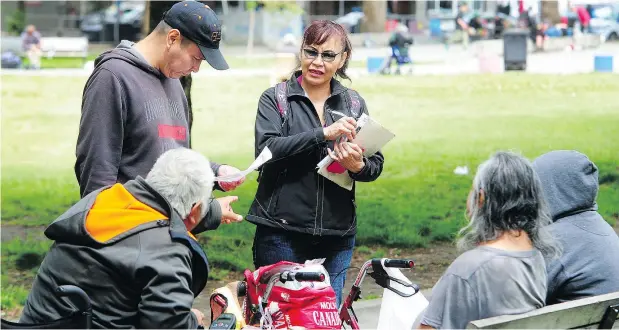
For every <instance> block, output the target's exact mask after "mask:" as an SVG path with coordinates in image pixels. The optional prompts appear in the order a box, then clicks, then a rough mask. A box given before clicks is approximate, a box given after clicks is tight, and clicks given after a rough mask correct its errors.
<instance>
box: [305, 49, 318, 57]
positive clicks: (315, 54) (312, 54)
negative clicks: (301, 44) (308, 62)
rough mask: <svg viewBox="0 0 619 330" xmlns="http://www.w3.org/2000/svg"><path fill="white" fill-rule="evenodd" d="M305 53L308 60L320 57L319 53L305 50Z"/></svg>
mask: <svg viewBox="0 0 619 330" xmlns="http://www.w3.org/2000/svg"><path fill="white" fill-rule="evenodd" d="M303 51H304V52H305V56H307V57H308V58H316V56H318V52H317V51H315V50H311V49H304V50H303Z"/></svg>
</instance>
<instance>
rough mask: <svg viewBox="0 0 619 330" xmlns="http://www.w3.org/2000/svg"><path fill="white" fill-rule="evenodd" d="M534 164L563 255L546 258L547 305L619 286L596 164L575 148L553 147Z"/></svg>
mask: <svg viewBox="0 0 619 330" xmlns="http://www.w3.org/2000/svg"><path fill="white" fill-rule="evenodd" d="M533 166H534V168H535V170H536V172H537V174H538V175H539V177H540V179H541V181H542V187H543V190H544V195H545V197H546V200H547V202H548V204H549V207H550V210H551V215H552V219H553V221H554V223H553V224H552V225H551V226H550V232H551V233H552V235H553V236H554V237H555V238H557V239H558V240H559V242H560V243H561V245H562V248H563V255H562V256H561V258H560V259H558V260H555V261H547V270H548V297H547V299H546V303H547V304H549V305H550V304H555V303H561V302H565V301H569V300H576V299H581V298H585V297H590V296H595V295H600V294H605V293H611V292H616V291H619V237H618V236H617V233H615V231H614V230H613V228H612V227H611V226H610V225H609V224H608V223H606V221H604V219H603V218H602V217H601V216H600V214H599V213H598V212H597V204H596V202H595V201H596V198H597V194H598V188H599V185H598V169H597V167H596V166H595V164H594V163H593V162H591V161H590V160H589V159H588V158H587V156H585V155H583V154H581V153H579V152H576V151H566V150H559V151H552V152H549V153H547V154H544V155H542V156H540V157H538V158H537V159H536V160H535V161H534V162H533Z"/></svg>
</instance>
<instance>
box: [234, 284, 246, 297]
mask: <svg viewBox="0 0 619 330" xmlns="http://www.w3.org/2000/svg"><path fill="white" fill-rule="evenodd" d="M246 294H247V283H245V281H240V282H239V285H238V286H237V287H236V295H237V296H239V297H244V296H245V295H246Z"/></svg>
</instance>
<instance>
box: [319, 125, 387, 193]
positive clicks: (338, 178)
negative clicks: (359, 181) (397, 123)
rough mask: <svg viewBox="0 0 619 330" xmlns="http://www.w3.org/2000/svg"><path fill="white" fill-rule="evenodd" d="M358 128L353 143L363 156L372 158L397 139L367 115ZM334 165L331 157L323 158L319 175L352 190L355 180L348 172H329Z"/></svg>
mask: <svg viewBox="0 0 619 330" xmlns="http://www.w3.org/2000/svg"><path fill="white" fill-rule="evenodd" d="M357 126H358V127H361V129H360V130H359V132H358V133H357V136H356V137H355V139H354V140H353V141H351V142H352V143H355V144H357V145H359V146H360V147H361V148H362V149H363V150H364V151H363V156H365V157H370V156H372V155H374V154H375V153H376V152H378V151H379V150H380V149H381V148H382V147H383V146H385V145H386V144H387V143H388V142H389V141H391V139H393V138H394V137H395V134H393V133H391V132H390V131H389V130H387V129H386V128H384V127H383V126H382V125H381V124H379V123H378V122H376V121H375V120H374V119H372V118H370V116H368V115H366V114H365V113H364V114H362V115H361V117H359V120H357ZM332 163H333V159H331V156H328V155H327V157H325V158H323V160H321V161H320V163H318V165H317V168H318V173H319V174H321V175H322V176H324V177H325V178H327V179H329V180H331V181H333V182H335V183H337V184H338V185H339V186H341V187H343V188H346V189H348V190H352V187H353V179H351V178H350V175H349V174H348V171H344V172H343V173H333V172H329V171H328V170H327V168H328V167H329V165H331V164H332Z"/></svg>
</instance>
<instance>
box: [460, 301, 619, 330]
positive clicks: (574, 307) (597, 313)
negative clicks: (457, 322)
mask: <svg viewBox="0 0 619 330" xmlns="http://www.w3.org/2000/svg"><path fill="white" fill-rule="evenodd" d="M617 319H619V292H614V293H609V294H604V295H599V296H595V297H589V298H584V299H579V300H574V301H569V302H565V303H561V304H556V305H550V306H546V307H543V308H540V309H536V310H534V311H530V312H528V313H524V314H518V315H503V316H495V317H490V318H487V319H483V320H476V321H472V322H470V323H469V325H468V327H467V328H468V329H619V321H617Z"/></svg>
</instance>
